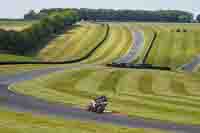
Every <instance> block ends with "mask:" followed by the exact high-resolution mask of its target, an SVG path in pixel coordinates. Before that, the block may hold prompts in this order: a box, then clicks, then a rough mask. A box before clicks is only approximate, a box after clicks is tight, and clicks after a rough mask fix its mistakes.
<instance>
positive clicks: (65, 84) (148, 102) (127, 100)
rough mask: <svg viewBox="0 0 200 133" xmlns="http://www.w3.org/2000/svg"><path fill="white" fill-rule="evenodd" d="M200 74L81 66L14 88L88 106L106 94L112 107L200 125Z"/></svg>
mask: <svg viewBox="0 0 200 133" xmlns="http://www.w3.org/2000/svg"><path fill="white" fill-rule="evenodd" d="M199 86H200V79H199V75H190V74H183V73H173V72H164V71H145V70H128V69H123V70H122V69H121V70H119V69H111V68H101V69H100V68H98V69H95V68H93V69H82V70H76V71H69V70H68V71H66V72H63V73H55V74H51V75H48V76H44V77H40V78H38V79H35V80H32V81H26V82H23V83H19V84H15V85H12V86H11V89H12V90H14V91H17V92H20V93H23V94H26V95H31V96H35V97H37V98H41V99H45V100H48V101H53V102H61V103H65V104H69V105H77V106H82V107H85V105H86V104H87V103H88V102H89V101H90V100H91V98H94V97H95V96H97V95H102V94H103V95H107V96H108V97H109V100H110V102H111V103H110V106H109V110H112V111H116V112H121V113H124V114H127V115H130V116H140V117H145V118H153V119H160V120H167V121H173V122H177V123H187V124H200V98H199V96H200V91H199Z"/></svg>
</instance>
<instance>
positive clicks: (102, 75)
mask: <svg viewBox="0 0 200 133" xmlns="http://www.w3.org/2000/svg"><path fill="white" fill-rule="evenodd" d="M111 72H112V70H110V71H108V70H101V72H99V71H98V70H97V71H94V72H93V73H92V74H90V75H88V76H87V77H85V78H83V79H82V80H80V81H79V82H78V83H77V84H76V87H75V88H76V89H77V90H78V89H79V90H81V91H88V88H91V89H90V92H93V93H95V92H97V91H98V89H99V88H100V86H101V85H102V81H104V80H105V79H106V78H107V77H108V76H109V75H110V73H111Z"/></svg>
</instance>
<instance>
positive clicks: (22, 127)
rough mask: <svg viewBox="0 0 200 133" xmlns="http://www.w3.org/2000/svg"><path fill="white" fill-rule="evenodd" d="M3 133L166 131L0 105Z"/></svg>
mask: <svg viewBox="0 0 200 133" xmlns="http://www.w3.org/2000/svg"><path fill="white" fill-rule="evenodd" d="M0 117H1V119H0V132H2V133H27V132H28V133H41V132H45V133H55V132H56V133H66V132H69V133H94V132H95V133H102V132H104V131H105V130H106V131H107V132H109V133H111V132H112V133H166V132H164V131H159V130H155V129H130V128H126V127H118V126H114V125H110V124H97V123H94V122H80V121H75V120H63V119H59V118H55V117H48V116H40V115H33V114H31V113H15V112H12V111H9V110H8V109H5V108H3V107H0Z"/></svg>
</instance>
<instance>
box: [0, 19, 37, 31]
mask: <svg viewBox="0 0 200 133" xmlns="http://www.w3.org/2000/svg"><path fill="white" fill-rule="evenodd" d="M36 22H37V21H12V20H10V21H6V20H0V29H4V30H14V31H22V30H24V29H25V28H28V27H30V26H31V25H32V24H33V23H36Z"/></svg>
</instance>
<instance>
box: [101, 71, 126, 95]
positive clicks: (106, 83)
mask: <svg viewBox="0 0 200 133" xmlns="http://www.w3.org/2000/svg"><path fill="white" fill-rule="evenodd" d="M125 74H126V73H125V72H122V71H113V72H111V73H110V74H109V75H108V76H107V77H106V78H105V79H104V80H102V84H101V85H100V86H99V88H98V91H100V92H102V91H105V92H111V93H114V94H117V93H118V92H119V91H120V90H118V88H117V83H118V82H119V81H120V79H121V78H123V76H124V75H125Z"/></svg>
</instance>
